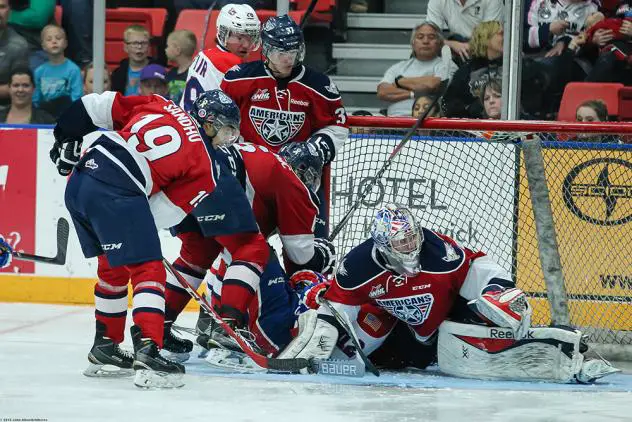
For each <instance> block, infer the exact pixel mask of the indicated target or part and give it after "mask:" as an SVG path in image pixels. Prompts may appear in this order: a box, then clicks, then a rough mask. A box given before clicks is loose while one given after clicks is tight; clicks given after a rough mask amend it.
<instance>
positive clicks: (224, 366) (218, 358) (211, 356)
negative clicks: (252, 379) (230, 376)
mask: <svg viewBox="0 0 632 422" xmlns="http://www.w3.org/2000/svg"><path fill="white" fill-rule="evenodd" d="M205 361H206V363H208V364H209V365H210V366H212V367H213V368H216V369H221V370H223V371H230V372H240V373H256V372H266V371H267V370H266V369H265V368H261V367H260V366H258V365H257V364H255V363H254V361H253V360H252V359H251V358H250V357H248V356H247V355H246V354H245V353H243V352H236V351H232V350H228V349H211V350H209V351H208V354H207V356H206V358H205Z"/></svg>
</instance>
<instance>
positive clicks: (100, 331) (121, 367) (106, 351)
mask: <svg viewBox="0 0 632 422" xmlns="http://www.w3.org/2000/svg"><path fill="white" fill-rule="evenodd" d="M105 331H106V330H105V324H103V323H102V322H101V321H97V322H96V334H95V336H94V345H93V346H92V349H90V353H88V361H89V362H90V364H89V366H88V367H87V368H86V370H85V371H83V374H84V375H85V376H87V377H97V378H99V377H103V378H118V377H129V376H131V375H133V374H134V370H133V369H132V363H133V362H134V356H133V355H132V354H131V353H130V352H128V351H126V350H122V349H121V348H120V347H119V345H118V344H117V343H115V342H114V340H112V339H111V338H109V337H106V336H105Z"/></svg>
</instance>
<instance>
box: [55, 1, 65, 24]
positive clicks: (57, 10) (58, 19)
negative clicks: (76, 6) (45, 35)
mask: <svg viewBox="0 0 632 422" xmlns="http://www.w3.org/2000/svg"><path fill="white" fill-rule="evenodd" d="M63 14H64V9H63V7H61V6H59V5H57V6H55V23H56V24H57V25H60V26H61V17H62V16H63Z"/></svg>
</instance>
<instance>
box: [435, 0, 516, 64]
mask: <svg viewBox="0 0 632 422" xmlns="http://www.w3.org/2000/svg"><path fill="white" fill-rule="evenodd" d="M503 11H504V6H503V2H502V0H479V1H468V0H430V1H429V2H428V11H427V13H426V19H428V21H430V22H432V23H434V24H435V25H437V26H438V27H439V28H446V27H447V28H448V30H449V31H450V33H449V35H448V36H447V37H446V38H447V41H446V44H447V45H448V46H449V47H450V49H451V50H452V53H453V56H454V57H455V58H458V59H459V61H462V62H465V61H467V60H468V59H469V58H470V44H469V41H470V38H472V32H473V31H474V28H475V27H476V26H477V25H478V24H480V23H481V22H485V21H501V22H502V20H503Z"/></svg>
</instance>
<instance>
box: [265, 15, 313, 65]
mask: <svg viewBox="0 0 632 422" xmlns="http://www.w3.org/2000/svg"><path fill="white" fill-rule="evenodd" d="M261 42H262V45H263V47H262V49H261V53H262V55H263V57H264V61H266V62H268V61H270V60H272V62H275V63H276V62H277V59H278V57H279V56H286V57H294V64H293V67H296V66H300V65H301V63H303V60H305V39H304V38H303V31H302V30H301V27H300V26H298V25H297V24H296V22H294V20H293V19H292V18H291V17H290V16H288V15H283V16H273V17H271V18H270V19H268V20H267V21H266V22H265V23H264V24H263V30H262V31H261Z"/></svg>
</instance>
